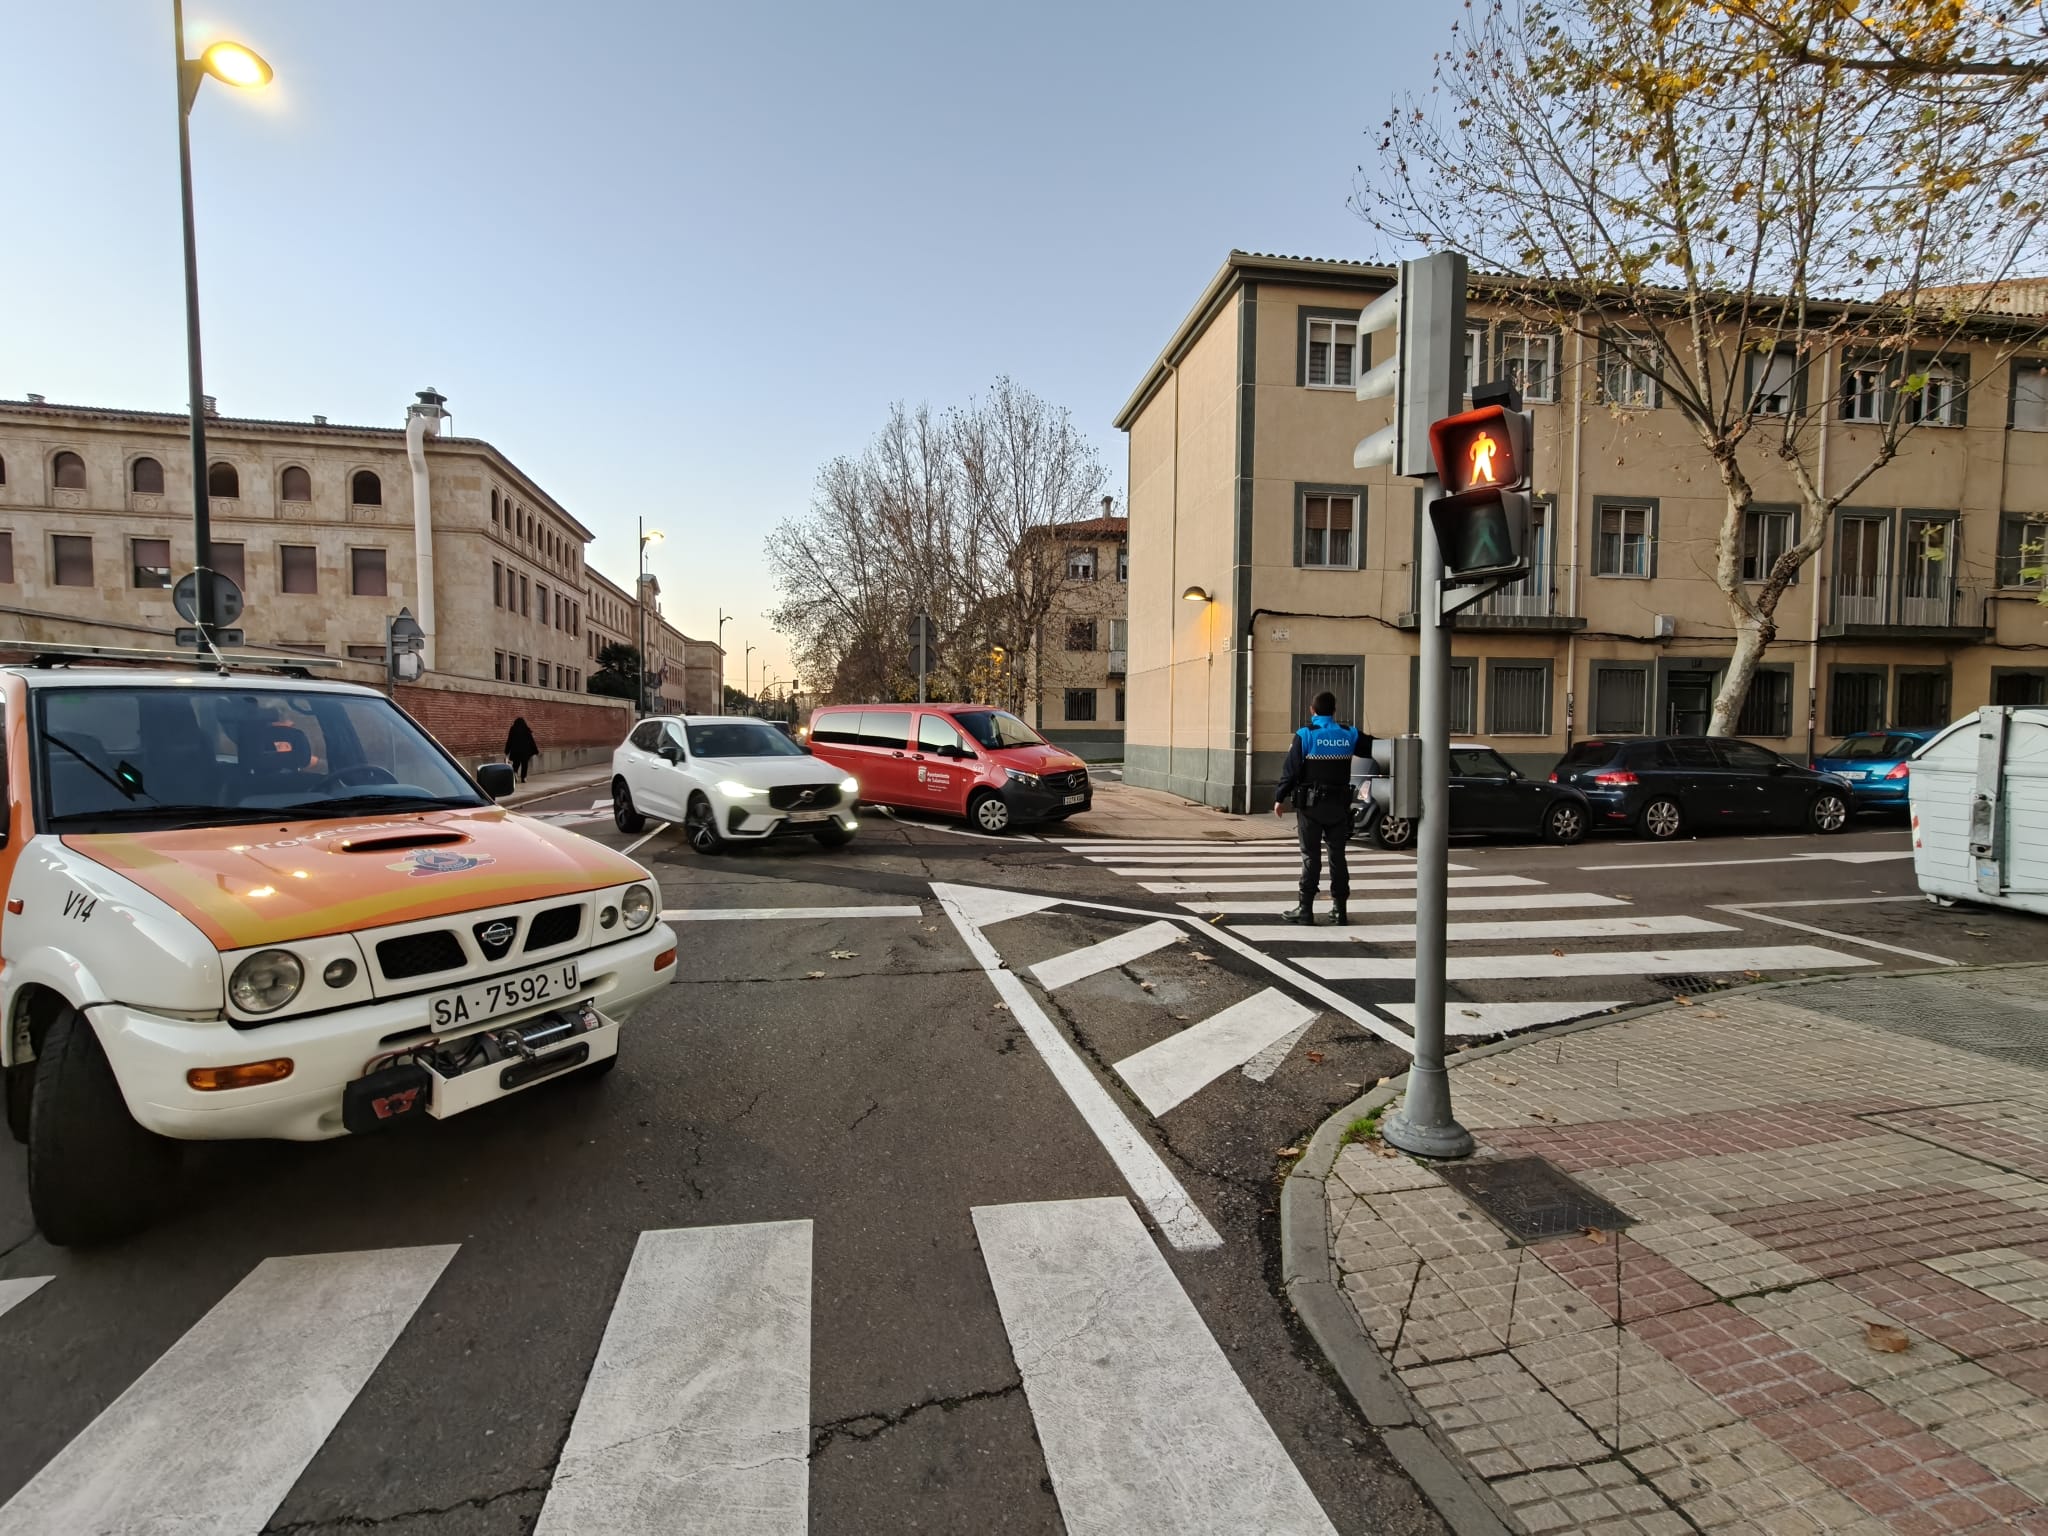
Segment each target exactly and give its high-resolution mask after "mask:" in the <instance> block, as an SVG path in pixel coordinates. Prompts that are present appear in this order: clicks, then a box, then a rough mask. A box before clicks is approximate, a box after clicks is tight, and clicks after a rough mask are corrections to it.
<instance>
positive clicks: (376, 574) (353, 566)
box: [348, 549, 389, 597]
mask: <svg viewBox="0 0 2048 1536" xmlns="http://www.w3.org/2000/svg"><path fill="white" fill-rule="evenodd" d="M348 582H349V591H350V592H351V593H353V594H354V595H355V596H357V597H386V596H388V595H389V592H388V590H387V589H386V587H385V585H384V551H383V550H381V549H352V550H350V551H349V552H348Z"/></svg>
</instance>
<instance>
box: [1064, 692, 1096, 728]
mask: <svg viewBox="0 0 2048 1536" xmlns="http://www.w3.org/2000/svg"><path fill="white" fill-rule="evenodd" d="M1066 707H1067V718H1068V719H1069V720H1093V719H1094V718H1095V690H1094V689H1093V688H1069V689H1068V690H1067V706H1066Z"/></svg>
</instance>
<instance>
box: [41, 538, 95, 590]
mask: <svg viewBox="0 0 2048 1536" xmlns="http://www.w3.org/2000/svg"><path fill="white" fill-rule="evenodd" d="M50 571H51V576H52V580H53V583H54V584H55V585H57V586H60V587H89V586H91V585H92V538H91V536H90V535H88V534H82V533H53V534H51V535H50Z"/></svg>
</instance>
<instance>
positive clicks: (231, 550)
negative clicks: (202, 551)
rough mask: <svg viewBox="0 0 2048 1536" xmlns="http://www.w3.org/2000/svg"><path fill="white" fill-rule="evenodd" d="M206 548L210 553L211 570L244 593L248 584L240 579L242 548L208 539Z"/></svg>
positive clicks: (238, 545) (237, 545)
mask: <svg viewBox="0 0 2048 1536" xmlns="http://www.w3.org/2000/svg"><path fill="white" fill-rule="evenodd" d="M207 548H208V549H209V550H210V551H211V559H212V561H213V568H214V569H215V570H216V571H218V572H220V574H221V575H223V576H225V577H227V579H228V580H229V581H232V582H233V583H234V584H235V585H236V586H238V587H240V588H241V589H242V590H243V591H245V592H246V591H247V590H248V588H249V584H248V582H246V581H244V580H243V579H242V570H243V564H242V546H241V545H240V544H223V543H221V542H220V540H218V539H210V540H208V541H207Z"/></svg>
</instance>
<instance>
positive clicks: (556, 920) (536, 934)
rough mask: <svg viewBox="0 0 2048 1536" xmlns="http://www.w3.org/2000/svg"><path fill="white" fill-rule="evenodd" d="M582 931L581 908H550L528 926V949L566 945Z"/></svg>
mask: <svg viewBox="0 0 2048 1536" xmlns="http://www.w3.org/2000/svg"><path fill="white" fill-rule="evenodd" d="M582 931H583V909H582V908H581V907H549V908H548V909H547V911H545V912H543V913H541V914H540V916H538V917H536V918H535V919H534V920H533V921H532V923H530V924H529V925H528V926H527V930H526V947H527V948H528V949H547V948H549V947H550V946H552V945H555V944H566V943H568V942H569V941H570V940H571V939H573V938H575V937H576V935H577V934H579V933H581V932H582Z"/></svg>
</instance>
